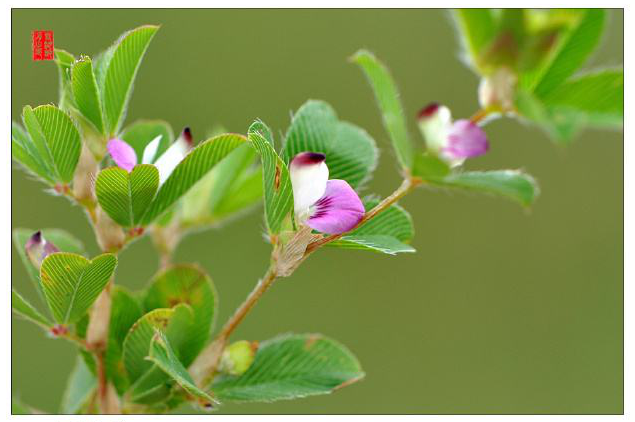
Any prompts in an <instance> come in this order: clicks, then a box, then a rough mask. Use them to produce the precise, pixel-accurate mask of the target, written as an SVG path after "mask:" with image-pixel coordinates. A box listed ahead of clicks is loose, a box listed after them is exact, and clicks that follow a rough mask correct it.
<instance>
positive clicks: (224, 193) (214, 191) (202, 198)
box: [181, 143, 262, 226]
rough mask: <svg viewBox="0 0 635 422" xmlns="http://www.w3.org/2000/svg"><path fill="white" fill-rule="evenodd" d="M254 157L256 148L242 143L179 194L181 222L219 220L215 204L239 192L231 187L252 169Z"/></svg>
mask: <svg viewBox="0 0 635 422" xmlns="http://www.w3.org/2000/svg"><path fill="white" fill-rule="evenodd" d="M256 158H257V157H256V151H255V150H254V149H253V148H252V147H251V145H249V144H247V143H245V144H244V145H241V146H239V147H238V148H236V149H235V150H233V151H232V152H230V153H229V154H228V155H227V157H225V158H224V159H223V160H222V161H221V162H219V163H218V164H217V165H216V166H215V167H214V168H213V169H212V170H211V171H210V172H209V173H207V175H205V176H204V177H203V178H202V179H201V180H200V181H199V182H198V183H197V184H196V185H194V186H193V187H192V189H190V190H189V191H188V192H187V193H186V194H185V195H184V196H183V200H182V207H181V221H182V222H183V223H184V225H187V226H192V225H204V224H214V223H217V222H218V220H220V219H222V218H223V216H219V215H218V213H217V209H218V206H219V204H222V203H223V202H224V201H226V200H228V199H229V197H230V195H232V194H237V193H238V194H240V192H239V191H238V192H237V191H236V190H235V189H234V186H235V185H240V184H241V180H242V178H244V177H245V175H246V174H252V173H253V172H254V163H255V161H256ZM260 192H262V188H261V189H260ZM257 199H258V198H256V200H257Z"/></svg>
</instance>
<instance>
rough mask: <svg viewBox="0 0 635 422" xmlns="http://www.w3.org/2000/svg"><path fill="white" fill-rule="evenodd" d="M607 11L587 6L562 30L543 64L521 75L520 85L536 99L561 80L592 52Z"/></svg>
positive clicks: (600, 34) (571, 72)
mask: <svg viewBox="0 0 635 422" xmlns="http://www.w3.org/2000/svg"><path fill="white" fill-rule="evenodd" d="M605 18H606V12H605V11H604V10H602V9H587V10H586V11H584V12H583V13H581V14H580V16H579V18H578V21H577V23H576V24H575V25H573V27H572V28H570V29H569V30H568V31H566V32H564V33H562V34H561V35H560V38H559V40H558V43H557V45H556V47H555V48H554V49H553V50H552V52H551V53H550V55H549V57H548V59H547V60H546V61H545V63H544V64H543V65H542V66H540V67H539V69H537V70H536V71H535V72H531V73H527V74H523V75H521V81H520V83H521V86H522V87H524V88H526V89H528V90H529V91H531V92H535V93H536V95H537V96H538V97H539V98H542V97H544V96H546V95H548V94H549V93H550V92H551V91H552V90H553V89H555V88H556V87H557V86H558V85H560V84H561V83H563V82H564V81H565V80H566V79H567V78H568V77H569V76H571V75H572V74H573V73H574V72H575V71H576V70H577V69H578V68H579V67H580V66H582V65H583V64H584V62H585V60H586V59H587V57H588V56H589V55H590V54H591V53H592V52H593V50H594V49H595V47H596V46H597V45H598V43H599V41H600V37H601V36H602V31H603V29H604V21H605Z"/></svg>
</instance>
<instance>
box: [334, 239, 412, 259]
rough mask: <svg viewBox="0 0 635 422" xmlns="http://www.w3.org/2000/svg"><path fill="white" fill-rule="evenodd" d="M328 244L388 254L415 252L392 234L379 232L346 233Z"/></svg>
mask: <svg viewBox="0 0 635 422" xmlns="http://www.w3.org/2000/svg"><path fill="white" fill-rule="evenodd" d="M329 246H334V247H338V248H345V249H362V250H368V251H374V252H381V253H385V254H388V255H396V254H398V253H404V252H416V250H415V249H414V248H413V247H412V246H410V245H408V244H405V243H403V242H400V241H399V240H398V239H397V238H395V237H393V236H386V235H380V234H368V235H346V236H343V237H342V238H340V239H338V240H336V241H335V242H331V243H329Z"/></svg>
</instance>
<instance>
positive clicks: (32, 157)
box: [11, 122, 55, 184]
mask: <svg viewBox="0 0 635 422" xmlns="http://www.w3.org/2000/svg"><path fill="white" fill-rule="evenodd" d="M11 156H12V157H13V159H14V160H16V161H17V162H18V163H20V164H21V165H22V166H23V167H24V168H25V169H26V170H27V171H29V172H30V173H31V174H32V175H34V176H35V177H38V178H40V179H42V181H44V182H46V183H49V184H54V183H55V181H54V180H53V178H52V177H51V174H50V173H49V172H48V171H47V170H46V169H47V167H46V164H44V162H43V161H42V159H41V158H40V155H39V153H38V152H37V150H36V149H35V144H34V143H33V141H32V140H31V138H30V136H29V135H28V134H27V133H26V132H25V131H24V129H22V126H20V124H18V123H16V122H11Z"/></svg>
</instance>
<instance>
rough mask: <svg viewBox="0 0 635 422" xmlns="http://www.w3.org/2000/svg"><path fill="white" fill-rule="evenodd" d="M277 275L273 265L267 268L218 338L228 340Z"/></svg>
mask: <svg viewBox="0 0 635 422" xmlns="http://www.w3.org/2000/svg"><path fill="white" fill-rule="evenodd" d="M277 277H278V274H277V273H276V270H275V269H274V267H273V266H271V267H269V270H267V273H266V274H265V276H264V278H262V279H261V280H259V281H258V284H256V287H254V289H253V290H252V291H251V293H249V296H247V299H245V301H244V302H243V303H242V305H240V307H239V308H238V309H236V311H235V312H234V315H232V317H231V318H230V319H229V320H228V321H227V322H226V323H225V325H224V326H223V329H222V330H221V332H220V334H219V335H218V338H222V339H223V340H227V339H228V338H229V336H230V335H231V333H232V332H233V331H234V330H235V329H236V327H237V326H238V324H240V323H241V322H242V320H243V319H245V316H247V313H248V312H249V311H250V310H251V308H253V307H254V305H255V304H256V303H257V302H258V299H260V296H262V295H263V294H264V293H265V292H266V291H267V290H268V289H269V287H271V285H272V284H273V282H274V281H275V280H276V278H277Z"/></svg>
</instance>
